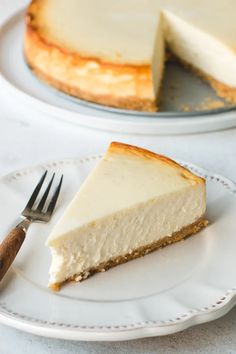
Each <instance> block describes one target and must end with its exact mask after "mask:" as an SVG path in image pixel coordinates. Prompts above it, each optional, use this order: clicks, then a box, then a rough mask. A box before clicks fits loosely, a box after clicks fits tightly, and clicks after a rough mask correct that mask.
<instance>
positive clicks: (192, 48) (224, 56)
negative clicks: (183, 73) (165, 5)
mask: <svg viewBox="0 0 236 354" xmlns="http://www.w3.org/2000/svg"><path fill="white" fill-rule="evenodd" d="M164 18H165V21H164V27H165V29H164V36H165V41H166V43H167V45H168V47H169V48H170V50H171V51H172V52H173V53H174V54H175V55H176V56H177V57H178V58H180V60H183V61H184V62H186V63H188V64H191V66H193V67H194V68H197V69H199V70H200V71H201V72H203V73H207V74H208V75H210V76H212V77H214V78H215V79H216V80H218V81H220V82H222V83H224V84H226V85H228V86H232V87H236V75H232V73H234V72H236V51H235V50H234V51H233V50H232V49H231V48H230V47H229V46H227V45H225V44H224V43H223V42H221V41H220V40H219V39H218V38H217V37H214V36H213V35H210V34H209V33H207V32H204V31H203V30H200V29H199V28H197V27H195V26H193V25H192V24H191V23H188V22H186V21H185V20H183V19H181V17H179V16H176V15H175V14H174V13H171V12H169V11H164ZM235 35H236V32H235Z"/></svg>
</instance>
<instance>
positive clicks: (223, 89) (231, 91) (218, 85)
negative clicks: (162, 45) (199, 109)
mask: <svg viewBox="0 0 236 354" xmlns="http://www.w3.org/2000/svg"><path fill="white" fill-rule="evenodd" d="M173 55H174V54H173ZM175 58H176V60H178V61H179V62H180V63H181V64H182V65H183V66H184V67H186V68H187V69H188V70H190V71H192V72H193V73H194V74H195V75H197V76H198V77H200V78H201V79H202V80H204V81H207V82H208V83H209V84H210V86H211V87H212V88H213V89H214V90H215V92H216V94H217V96H219V97H222V98H224V99H225V100H226V101H227V102H230V103H236V88H235V87H231V86H228V85H226V84H223V83H222V82H220V81H218V80H216V79H214V78H213V77H212V76H211V75H208V74H206V73H205V72H203V71H202V70H200V69H198V68H196V67H195V66H193V65H192V64H190V63H187V62H186V61H184V60H182V59H180V58H179V57H175ZM214 108H218V107H213V109H214Z"/></svg>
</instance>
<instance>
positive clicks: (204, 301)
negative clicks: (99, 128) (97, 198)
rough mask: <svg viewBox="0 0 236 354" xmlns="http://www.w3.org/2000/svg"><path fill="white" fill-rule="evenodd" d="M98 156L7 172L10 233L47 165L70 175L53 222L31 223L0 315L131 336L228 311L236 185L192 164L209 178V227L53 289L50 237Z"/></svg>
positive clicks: (43, 327)
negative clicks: (47, 241) (173, 243)
mask: <svg viewBox="0 0 236 354" xmlns="http://www.w3.org/2000/svg"><path fill="white" fill-rule="evenodd" d="M99 158H100V157H99V156H95V157H90V158H85V159H81V160H76V159H73V160H62V161H55V162H51V163H48V164H45V165H41V166H38V167H32V168H28V169H25V170H22V171H18V172H15V173H12V174H10V175H7V176H5V177H2V178H1V179H0V197H1V201H4V202H2V203H0V215H1V223H0V235H2V236H3V235H4V234H5V233H6V232H7V231H8V230H9V229H10V228H11V227H12V226H13V225H14V217H15V216H16V215H19V213H20V211H21V210H22V209H23V206H24V204H25V202H26V200H27V198H28V196H29V195H30V193H31V191H32V188H33V186H34V185H35V183H36V181H37V180H38V178H39V176H41V174H42V171H43V170H45V168H47V169H48V170H49V171H51V172H52V171H55V172H57V173H59V174H60V173H63V174H64V176H65V182H64V186H63V189H62V193H61V196H60V200H59V203H58V207H57V211H56V213H55V215H54V217H53V219H52V221H51V223H49V224H47V225H42V224H34V225H32V226H31V228H30V230H29V234H28V237H27V240H26V242H25V244H24V246H23V248H22V249H21V251H20V253H19V255H18V257H17V259H16V260H15V263H14V267H13V268H12V269H11V270H10V271H9V273H8V274H7V275H6V277H5V278H4V280H3V281H2V283H1V284H0V322H2V323H4V324H7V325H10V326H13V327H16V328H19V329H22V330H24V331H28V332H31V333H34V334H38V335H44V336H50V337H57V338H64V339H73V340H96V341H97V340H127V339H135V338H142V337H147V336H160V335H165V334H170V333H174V332H177V331H181V330H183V329H185V328H187V327H190V326H193V325H196V324H198V323H203V322H206V321H210V320H213V319H215V318H218V317H220V316H222V315H224V314H225V313H226V312H227V311H229V310H230V309H231V308H232V306H233V305H234V304H235V302H236V297H235V294H236V287H235V285H236V272H235V269H236V257H235V252H236V251H235V250H236V237H235V215H236V198H235V194H236V187H235V184H234V183H233V182H231V181H229V180H228V179H226V178H224V177H221V176H217V175H214V174H211V173H209V172H206V171H203V170H202V169H200V168H198V167H195V166H192V165H190V164H184V165H186V166H188V167H189V168H191V169H192V170H193V171H194V172H196V173H197V174H199V175H201V176H203V177H205V178H206V179H207V204H208V218H209V220H210V225H209V226H208V227H207V228H206V229H205V230H203V231H202V232H200V233H199V234H198V235H196V236H194V237H191V238H189V239H188V240H186V241H184V242H180V243H177V244H175V245H172V246H169V247H166V248H164V249H162V250H159V251H158V252H154V253H152V254H150V255H147V256H145V257H144V258H139V259H137V260H134V261H132V262H129V263H127V264H124V265H121V266H119V267H116V268H113V269H111V270H109V271H108V272H106V273H100V274H97V275H94V276H93V277H91V278H89V279H88V280H86V281H84V282H82V283H80V284H69V285H67V286H65V287H64V288H63V289H62V290H61V291H60V292H59V293H52V292H51V291H50V290H48V288H47V282H48V268H49V265H50V253H49V250H48V249H47V247H45V245H44V243H45V240H46V238H47V236H48V234H49V232H50V230H51V228H52V226H53V224H55V222H56V221H57V219H58V217H59V216H60V215H61V213H62V212H63V210H64V209H65V207H66V205H67V204H68V202H69V201H70V200H71V198H72V196H73V195H74V193H75V192H76V190H77V189H78V187H79V186H80V184H81V183H82V181H83V180H84V179H85V178H86V176H87V175H88V173H89V171H90V170H91V168H93V167H94V165H95V164H96V163H97V161H98V160H99ZM15 221H16V220H15Z"/></svg>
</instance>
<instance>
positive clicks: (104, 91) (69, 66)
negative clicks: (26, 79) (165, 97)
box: [24, 0, 157, 112]
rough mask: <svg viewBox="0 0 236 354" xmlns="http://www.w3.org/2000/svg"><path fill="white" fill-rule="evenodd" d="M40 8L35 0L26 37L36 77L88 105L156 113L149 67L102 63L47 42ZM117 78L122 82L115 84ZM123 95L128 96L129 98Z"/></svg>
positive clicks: (30, 9)
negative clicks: (107, 79) (39, 20)
mask: <svg viewBox="0 0 236 354" xmlns="http://www.w3.org/2000/svg"><path fill="white" fill-rule="evenodd" d="M38 7H39V1H38V0H34V1H32V2H31V4H30V5H29V7H28V9H27V13H26V17H25V22H26V30H25V37H24V53H25V59H26V62H27V63H28V65H29V66H30V68H31V69H32V70H33V72H34V73H35V75H36V76H38V77H39V78H40V79H42V80H43V81H45V82H47V83H48V84H49V85H51V86H54V87H56V88H57V89H58V90H60V91H63V92H65V93H67V94H69V95H72V96H74V97H78V98H80V99H84V100H86V101H91V102H95V103H98V104H102V105H107V106H111V107H117V108H124V109H131V110H137V111H146V112H153V111H156V110H157V105H156V98H155V97H154V92H153V82H152V73H151V68H150V66H148V65H140V66H138V65H137V66H135V65H130V64H113V63H108V62H103V61H101V60H99V59H98V58H92V57H84V56H80V55H79V54H78V53H72V52H69V51H66V50H64V49H62V48H60V47H59V46H57V45H54V44H52V43H50V42H48V41H47V39H46V38H44V36H43V34H42V33H41V31H40V29H39V28H38V26H37V21H36V20H35V18H36V13H37V10H38ZM80 69H81V72H82V75H81V74H80V73H79V72H80ZM58 70H59V71H60V75H59V74H58ZM85 71H86V74H85ZM103 75H105V76H106V75H108V76H110V77H111V78H113V79H114V82H113V83H112V82H111V83H108V82H103V81H101V77H102V76H103ZM116 78H119V79H121V80H118V83H116ZM122 78H123V80H124V81H122ZM127 88H128V89H127ZM127 90H128V91H127ZM124 92H128V93H127V95H126V94H125V95H124Z"/></svg>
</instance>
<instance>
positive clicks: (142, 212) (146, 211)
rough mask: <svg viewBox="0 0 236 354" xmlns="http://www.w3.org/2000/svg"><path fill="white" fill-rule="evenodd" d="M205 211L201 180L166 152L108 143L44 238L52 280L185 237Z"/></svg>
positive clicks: (81, 274)
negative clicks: (48, 250)
mask: <svg viewBox="0 0 236 354" xmlns="http://www.w3.org/2000/svg"><path fill="white" fill-rule="evenodd" d="M205 211H206V188H205V180H204V179H202V178H200V177H198V176H196V175H195V174H193V173H192V172H190V171H189V170H187V169H186V168H184V167H182V166H180V165H179V164H178V163H176V162H174V161H173V160H171V159H169V158H167V157H165V156H162V155H158V154H156V153H154V152H151V151H148V150H145V149H142V148H139V147H135V146H131V145H127V144H123V143H118V142H113V143H111V144H110V146H109V148H108V150H107V152H106V153H105V155H104V157H103V158H102V159H101V160H100V162H98V164H97V166H96V167H95V169H94V170H93V171H92V172H91V173H90V175H89V176H88V177H87V179H86V180H85V182H84V183H83V185H82V186H81V188H80V190H79V191H78V192H77V194H76V195H75V197H74V199H73V200H72V201H71V203H70V204H69V206H68V207H67V208H66V210H65V212H64V214H63V216H62V217H61V219H60V220H59V221H58V223H57V224H56V226H55V227H54V229H53V230H52V232H51V234H50V236H49V238H48V240H47V245H48V246H49V247H50V249H51V253H52V264H51V268H50V280H49V286H50V287H51V288H52V289H54V290H57V289H59V288H60V286H61V285H62V284H63V283H65V282H68V281H80V280H83V279H85V278H87V277H89V276H90V275H92V274H94V273H96V272H101V271H104V270H107V269H109V268H111V267H113V266H116V265H118V264H121V263H124V262H127V261H129V260H132V259H134V258H137V257H140V256H144V255H145V254H147V253H149V252H152V251H154V250H156V249H158V248H160V247H163V246H166V245H169V244H171V243H173V242H176V241H179V240H182V239H184V238H185V237H187V236H189V235H191V234H194V233H196V232H198V231H199V230H201V229H202V228H203V227H204V226H206V225H207V221H206V219H205V218H204V214H205ZM180 247H181V246H180Z"/></svg>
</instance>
